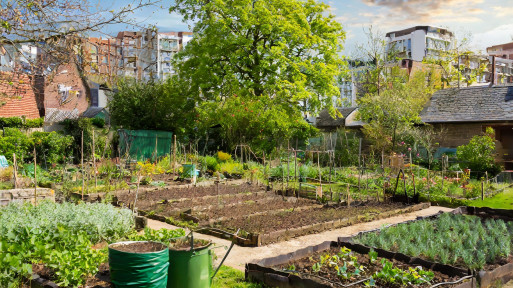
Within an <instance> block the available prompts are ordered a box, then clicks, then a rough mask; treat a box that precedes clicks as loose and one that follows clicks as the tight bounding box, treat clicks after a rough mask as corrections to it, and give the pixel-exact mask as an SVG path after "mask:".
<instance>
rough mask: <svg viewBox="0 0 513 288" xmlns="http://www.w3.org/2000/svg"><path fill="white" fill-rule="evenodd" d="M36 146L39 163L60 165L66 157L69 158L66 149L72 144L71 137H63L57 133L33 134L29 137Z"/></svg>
mask: <svg viewBox="0 0 513 288" xmlns="http://www.w3.org/2000/svg"><path fill="white" fill-rule="evenodd" d="M31 138H32V141H33V142H34V144H36V151H37V156H38V160H39V162H40V163H43V161H44V162H45V163H47V162H48V163H62V162H64V161H65V158H66V157H69V156H71V151H70V150H69V149H68V148H69V147H71V145H72V143H73V137H71V136H64V135H61V134H59V133H57V132H34V133H32V135H31Z"/></svg>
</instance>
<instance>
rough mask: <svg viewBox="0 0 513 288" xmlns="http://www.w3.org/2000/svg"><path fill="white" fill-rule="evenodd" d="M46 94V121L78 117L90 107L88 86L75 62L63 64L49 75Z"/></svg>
mask: <svg viewBox="0 0 513 288" xmlns="http://www.w3.org/2000/svg"><path fill="white" fill-rule="evenodd" d="M44 95H45V96H44V97H45V99H44V107H45V122H59V121H62V120H64V119H66V118H71V119H76V118H78V116H79V115H80V114H81V113H83V112H84V111H86V110H87V108H88V107H89V100H88V98H89V97H88V95H89V91H88V87H87V86H86V84H85V83H84V81H83V79H82V77H81V76H80V72H79V70H78V68H77V65H76V64H75V63H68V64H62V65H60V66H59V67H57V68H56V70H55V74H53V75H51V76H49V77H47V80H46V83H45V89H44Z"/></svg>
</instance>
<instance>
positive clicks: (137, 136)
mask: <svg viewBox="0 0 513 288" xmlns="http://www.w3.org/2000/svg"><path fill="white" fill-rule="evenodd" d="M118 134H119V147H120V152H121V155H126V154H129V156H130V157H131V158H133V159H137V160H142V161H144V160H146V159H154V158H158V157H162V156H165V155H166V154H169V153H170V151H171V147H172V146H171V145H172V141H173V140H172V139H173V133H172V132H168V131H154V130H125V129H121V130H118Z"/></svg>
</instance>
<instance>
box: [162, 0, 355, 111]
mask: <svg viewBox="0 0 513 288" xmlns="http://www.w3.org/2000/svg"><path fill="white" fill-rule="evenodd" d="M327 8H328V5H326V4H324V3H319V2H317V1H314V0H308V1H302V0H228V1H220V0H215V1H211V0H177V1H176V3H175V5H173V6H172V7H171V8H170V11H172V12H178V13H180V14H182V15H183V17H184V20H185V21H189V20H191V21H195V23H196V24H195V26H194V29H193V31H194V33H195V36H194V38H193V39H192V40H191V41H190V42H189V43H188V45H187V46H186V48H185V49H184V51H183V52H181V53H179V54H178V59H177V63H176V68H177V71H178V73H179V76H180V80H181V81H184V82H186V83H188V87H189V89H188V95H189V96H190V97H196V98H201V99H204V100H221V99H226V98H228V97H233V96H241V97H246V96H249V97H266V98H268V99H273V101H272V104H273V105H277V104H278V105H287V106H290V107H291V108H294V109H301V107H303V108H304V107H308V109H309V110H310V111H317V110H319V109H321V108H324V107H323V106H330V105H331V97H332V96H335V95H338V94H339V90H338V87H337V85H336V84H337V83H336V76H338V75H339V74H340V70H341V68H342V67H343V65H344V64H343V62H342V61H341V56H340V55H339V52H340V51H341V49H342V43H343V40H344V39H345V33H344V31H343V30H342V26H341V25H340V24H339V23H338V22H337V21H335V19H334V16H333V15H331V14H329V13H328V12H327ZM276 100H277V101H276ZM299 103H302V104H303V105H299ZM305 104H306V105H305ZM268 108H270V107H268Z"/></svg>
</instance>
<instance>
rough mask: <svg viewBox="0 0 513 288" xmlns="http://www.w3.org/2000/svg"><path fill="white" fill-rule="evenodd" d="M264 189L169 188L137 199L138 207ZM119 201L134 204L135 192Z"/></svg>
mask: <svg viewBox="0 0 513 288" xmlns="http://www.w3.org/2000/svg"><path fill="white" fill-rule="evenodd" d="M263 190H264V189H263V187H261V186H256V185H249V184H242V185H224V184H220V185H219V191H218V190H217V186H216V185H214V186H207V187H187V188H168V189H160V190H156V191H155V190H153V191H144V192H140V193H139V196H138V198H137V203H138V204H137V205H138V206H139V203H140V202H142V201H150V202H151V201H153V202H157V201H160V200H168V201H170V200H175V199H183V198H189V199H192V198H197V197H204V196H215V195H225V194H239V193H245V192H258V191H263ZM118 200H119V201H120V202H122V203H125V204H129V203H133V202H134V200H135V191H131V192H130V193H128V192H127V193H121V194H120V195H118Z"/></svg>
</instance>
